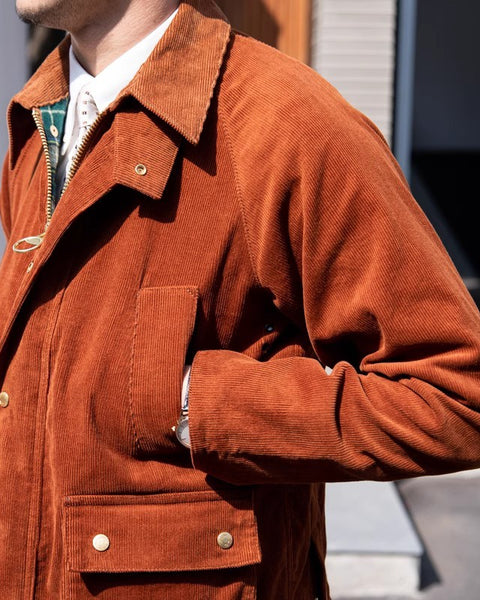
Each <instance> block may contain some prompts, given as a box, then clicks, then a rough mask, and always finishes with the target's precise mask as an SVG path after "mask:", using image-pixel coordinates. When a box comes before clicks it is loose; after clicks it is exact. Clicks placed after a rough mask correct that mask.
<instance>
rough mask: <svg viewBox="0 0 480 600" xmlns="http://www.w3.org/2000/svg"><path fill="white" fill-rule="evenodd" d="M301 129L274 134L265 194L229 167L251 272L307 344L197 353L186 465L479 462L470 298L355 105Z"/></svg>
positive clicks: (350, 471) (281, 474) (278, 478)
mask: <svg viewBox="0 0 480 600" xmlns="http://www.w3.org/2000/svg"><path fill="white" fill-rule="evenodd" d="M232 118H234V115H233V117H232ZM251 133H252V132H249V135H250V134H251ZM303 134H304V135H302V136H297V137H296V138H295V137H294V134H293V133H292V136H289V135H287V132H285V135H280V136H277V144H276V145H275V146H274V145H272V147H271V152H270V155H271V164H274V165H276V167H277V168H276V169H275V174H274V175H271V176H270V179H269V180H268V181H266V182H264V184H263V190H264V194H263V199H262V202H258V199H257V202H256V204H255V203H254V202H253V201H252V203H250V204H249V201H248V198H249V196H250V192H249V188H248V186H249V185H254V184H255V182H253V183H252V181H251V180H252V178H255V177H256V176H257V174H256V172H255V169H252V168H250V167H249V165H248V158H247V157H245V161H244V160H243V158H242V156H241V155H240V154H238V155H237V168H238V170H239V181H240V182H241V183H242V182H243V184H242V185H243V193H244V198H243V202H244V205H245V220H246V224H247V229H248V231H249V240H250V248H251V256H252V262H253V267H254V269H255V271H256V273H257V277H258V280H259V283H260V285H262V286H264V287H267V288H268V289H270V290H271V291H272V294H273V296H274V297H275V298H276V302H277V303H278V306H279V307H280V308H281V309H282V308H283V307H290V308H291V311H295V310H297V309H298V311H299V312H301V319H303V322H304V327H305V331H306V333H307V334H308V339H309V340H310V343H311V347H312V348H313V350H314V353H315V358H307V357H287V358H279V359H272V360H267V361H256V360H254V359H252V358H249V357H247V356H245V355H243V354H240V353H236V352H231V351H227V350H211V351H202V352H199V353H197V355H196V356H195V359H194V362H193V368H192V374H191V381H190V394H189V398H190V434H191V440H192V461H193V464H194V467H196V468H197V469H200V470H202V471H204V472H206V473H208V474H210V475H212V476H214V477H217V478H220V479H223V480H226V481H228V482H231V483H233V484H261V483H307V482H316V481H345V480H357V479H372V480H393V479H400V478H403V477H411V476H416V475H422V474H427V473H428V474H437V473H442V472H449V471H457V470H463V469H469V468H474V467H480V369H479V368H480V317H479V313H478V310H477V308H476V306H475V305H474V303H473V301H472V299H471V297H470V295H469V293H468V291H467V290H466V288H465V287H464V285H463V282H462V281H461V278H460V277H459V275H458V273H457V271H456V269H455V268H454V266H453V264H452V262H451V260H450V258H449V257H448V255H447V253H446V251H445V249H444V248H443V246H442V244H441V243H440V241H439V239H438V237H437V235H436V234H435V232H434V231H433V229H432V227H431V226H430V224H429V223H428V221H427V220H426V218H425V216H424V214H423V213H422V211H421V210H420V208H419V207H418V205H417V204H416V202H415V200H414V199H413V198H412V196H411V194H410V191H409V189H408V186H407V184H406V182H405V180H404V178H403V175H402V173H401V171H400V169H399V167H398V165H397V163H396V161H395V159H394V158H393V156H392V155H391V152H390V150H389V149H388V147H387V144H386V143H385V141H384V139H383V138H382V136H381V135H380V134H379V132H378V131H377V130H376V128H375V126H374V125H373V124H372V123H370V122H369V121H368V119H366V117H364V116H363V115H361V114H360V113H358V112H356V111H355V110H354V109H352V108H351V107H349V106H347V105H346V103H342V102H340V101H338V100H335V101H334V102H333V109H332V111H331V113H330V114H329V115H328V114H327V118H325V112H324V111H323V113H322V116H320V115H319V118H318V121H315V119H313V121H311V127H310V128H308V127H306V128H304V130H303ZM236 136H237V138H239V144H240V143H241V136H239V135H238V134H237V135H236ZM296 139H298V141H297V142H296V141H295V140H296ZM282 140H283V141H282ZM246 145H248V144H246ZM251 146H252V145H251ZM239 152H240V151H239ZM249 152H250V153H251V154H253V155H254V151H252V147H250V149H249ZM242 165H244V166H242ZM282 165H284V167H282ZM242 168H243V169H244V170H245V173H244V176H243V175H242ZM258 170H259V167H257V171H258ZM283 173H287V175H284V174H283ZM258 177H259V178H260V177H263V178H268V177H269V175H268V174H266V173H259V174H258ZM249 178H250V179H249ZM258 185H260V184H258ZM251 195H252V197H253V195H254V194H251ZM299 318H300V317H299ZM325 365H328V366H329V367H331V368H332V369H333V370H332V371H331V373H330V369H327V370H326V369H325V368H324V366H325Z"/></svg>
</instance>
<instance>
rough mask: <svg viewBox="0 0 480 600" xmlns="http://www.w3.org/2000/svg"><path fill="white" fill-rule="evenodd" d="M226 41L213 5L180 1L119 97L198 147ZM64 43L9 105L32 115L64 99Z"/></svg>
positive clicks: (67, 42) (210, 0)
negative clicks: (138, 105) (131, 99)
mask: <svg viewBox="0 0 480 600" xmlns="http://www.w3.org/2000/svg"><path fill="white" fill-rule="evenodd" d="M229 38H230V25H229V23H228V22H227V20H226V18H225V16H224V15H223V13H222V12H221V11H220V9H219V8H218V7H217V5H216V4H215V3H214V2H213V0H182V2H181V3H180V8H179V11H178V14H177V16H176V17H175V19H174V20H173V22H172V24H171V26H170V27H169V28H168V30H167V32H166V33H165V35H164V36H163V37H162V39H161V40H160V42H159V44H158V45H157V46H156V48H155V50H154V51H153V52H152V54H151V55H150V57H149V59H148V60H147V61H146V63H145V64H144V65H143V66H142V67H141V69H140V70H139V72H138V73H137V75H136V76H135V77H134V78H133V80H132V81H131V82H130V84H129V85H128V86H127V87H126V88H125V90H123V92H122V93H121V95H120V96H119V97H118V99H117V101H116V104H118V103H119V102H120V101H121V100H122V99H123V98H125V97H126V96H133V97H135V98H136V99H137V100H138V101H139V102H140V103H141V104H142V105H143V106H144V107H145V108H147V109H148V110H150V111H151V112H152V113H154V114H155V115H157V116H158V117H160V118H161V119H163V120H164V121H165V122H166V123H168V124H169V125H170V126H171V127H173V128H174V129H175V130H176V131H178V132H179V133H180V134H181V135H182V136H183V137H185V138H186V139H187V140H188V141H189V142H190V143H192V144H197V143H198V141H199V139H200V135H201V132H202V129H203V125H204V123H205V119H206V116H207V112H208V108H209V106H210V101H211V98H212V95H213V91H214V88H215V85H216V82H217V79H218V76H219V72H220V68H221V66H222V63H223V59H224V55H225V51H226V47H227V43H228V40H229ZM69 46H70V40H69V39H68V37H67V39H65V40H64V41H63V42H62V43H61V44H60V46H59V47H58V48H57V49H56V50H54V51H53V52H52V53H51V54H50V56H49V57H48V58H47V59H46V60H45V62H44V63H43V64H42V65H41V66H40V67H39V69H38V70H37V72H36V73H35V74H34V75H33V77H32V78H31V79H30V81H29V82H28V83H27V84H26V85H25V87H24V88H23V90H21V91H20V92H19V93H18V94H17V95H16V96H14V98H13V100H12V104H11V106H10V109H9V110H10V111H11V110H12V109H13V108H14V107H15V104H19V105H21V106H23V107H24V108H25V109H27V110H31V109H32V108H34V107H36V106H43V105H46V104H53V103H55V102H58V101H59V100H61V99H62V98H65V97H66V96H67V95H68V48H69Z"/></svg>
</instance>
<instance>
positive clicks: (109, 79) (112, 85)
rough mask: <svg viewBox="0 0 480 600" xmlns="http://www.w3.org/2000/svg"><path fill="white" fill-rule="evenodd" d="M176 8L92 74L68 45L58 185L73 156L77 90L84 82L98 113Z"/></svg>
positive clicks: (122, 85) (127, 79)
mask: <svg viewBox="0 0 480 600" xmlns="http://www.w3.org/2000/svg"><path fill="white" fill-rule="evenodd" d="M177 12H178V8H177V9H176V10H175V11H174V12H173V13H172V14H171V15H170V16H169V17H168V19H166V20H165V21H164V22H163V23H161V25H159V26H158V27H157V28H156V29H154V30H153V31H152V32H151V33H149V34H148V35H147V36H146V37H144V38H143V39H142V40H140V41H139V42H138V43H137V44H135V46H133V47H132V48H130V49H129V50H127V51H126V52H124V53H123V54H122V55H121V56H119V57H118V58H117V59H115V60H114V61H113V62H112V63H110V64H109V65H108V66H107V67H106V68H105V69H104V70H103V71H101V72H100V73H99V74H98V75H97V76H96V77H93V76H92V75H90V73H87V71H85V69H84V68H83V67H82V65H81V64H80V63H79V62H78V60H77V58H76V56H75V54H74V52H73V49H72V47H71V46H70V53H69V64H70V86H69V103H68V109H67V115H66V119H65V128H64V135H63V140H62V146H61V148H60V157H59V161H58V165H57V172H56V179H57V186H58V189H61V188H62V187H63V183H64V181H65V177H66V174H67V172H68V169H69V168H70V165H71V163H72V160H73V158H74V154H75V146H76V145H77V142H78V131H75V110H76V105H77V100H78V95H79V93H80V90H82V89H83V88H84V87H85V86H87V89H88V91H89V93H90V95H91V96H92V97H93V100H94V101H95V104H96V106H97V108H98V112H99V113H102V112H103V111H104V110H105V109H106V108H107V107H108V106H109V105H110V104H111V103H112V102H113V101H114V100H115V98H116V97H117V96H118V94H119V93H120V92H121V91H122V90H123V89H124V88H125V87H126V86H127V85H128V84H129V83H130V81H131V80H132V79H133V78H134V76H135V75H136V73H137V71H138V70H139V69H140V67H141V66H142V65H143V63H144V62H145V61H146V60H147V58H148V57H149V56H150V54H151V53H152V51H153V49H154V48H155V46H156V45H157V44H158V42H159V41H160V39H161V38H162V36H163V34H164V33H165V32H166V31H167V29H168V27H169V25H170V23H171V22H172V21H173V19H174V18H175V15H176V14H177Z"/></svg>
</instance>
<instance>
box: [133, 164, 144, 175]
mask: <svg viewBox="0 0 480 600" xmlns="http://www.w3.org/2000/svg"><path fill="white" fill-rule="evenodd" d="M135 173H136V174H137V175H146V174H147V167H146V166H145V165H142V164H141V163H140V164H138V165H137V166H136V167H135Z"/></svg>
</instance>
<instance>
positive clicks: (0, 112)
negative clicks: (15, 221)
mask: <svg viewBox="0 0 480 600" xmlns="http://www.w3.org/2000/svg"><path fill="white" fill-rule="evenodd" d="M26 39H27V26H26V25H24V24H23V23H21V22H20V21H19V20H18V18H17V15H16V14H15V3H14V1H13V0H0V81H1V85H0V155H1V157H2V163H3V157H4V155H5V152H6V150H7V146H8V139H7V126H6V119H5V114H6V110H7V106H8V103H9V101H10V98H11V97H12V96H13V94H14V93H15V92H17V91H18V90H19V89H20V88H21V87H22V86H23V84H24V82H25V80H26V78H27V72H28V71H27V57H26V48H27V46H26ZM3 247H4V240H3V234H2V233H0V251H3Z"/></svg>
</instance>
